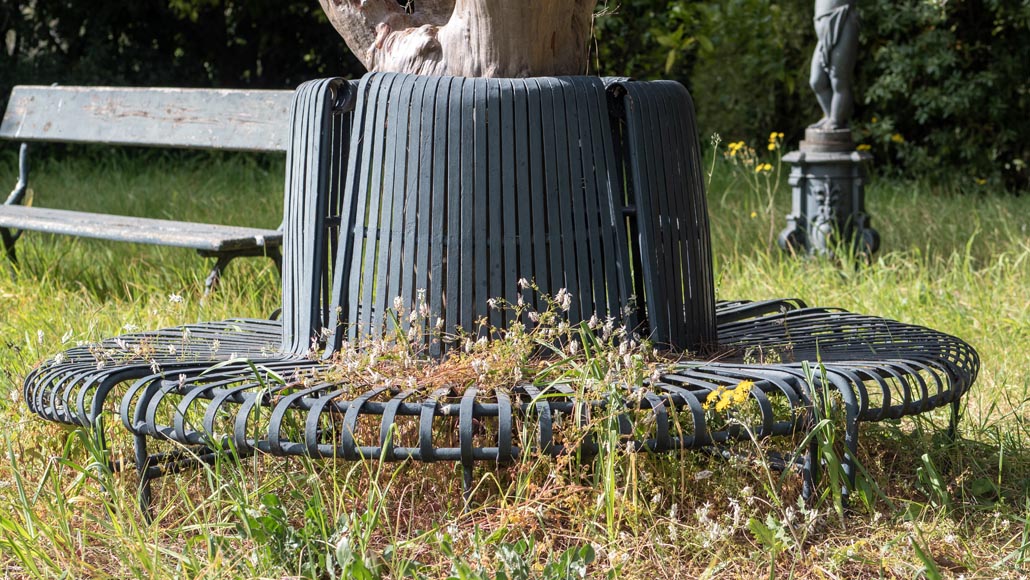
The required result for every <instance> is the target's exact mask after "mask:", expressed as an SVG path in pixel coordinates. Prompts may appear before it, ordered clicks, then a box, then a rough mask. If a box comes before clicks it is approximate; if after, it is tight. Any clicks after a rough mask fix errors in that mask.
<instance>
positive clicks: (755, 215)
mask: <svg viewBox="0 0 1030 580" xmlns="http://www.w3.org/2000/svg"><path fill="white" fill-rule="evenodd" d="M756 217H758V212H757V211H753V212H751V219H755V218H756Z"/></svg>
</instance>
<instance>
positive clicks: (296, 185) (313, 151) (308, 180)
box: [282, 78, 357, 354]
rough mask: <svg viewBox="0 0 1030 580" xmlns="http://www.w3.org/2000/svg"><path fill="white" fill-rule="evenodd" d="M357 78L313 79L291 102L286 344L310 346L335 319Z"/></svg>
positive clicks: (290, 348)
mask: <svg viewBox="0 0 1030 580" xmlns="http://www.w3.org/2000/svg"><path fill="white" fill-rule="evenodd" d="M356 86H357V82H356V81H354V82H348V81H344V80H342V79H337V78H334V79H322V80H315V81H309V82H306V83H304V84H302V85H301V86H300V87H298V88H297V91H296V92H295V93H294V96H293V103H292V106H291V108H290V114H289V116H288V117H287V118H288V119H289V123H288V125H287V126H288V127H290V139H289V147H288V149H287V152H286V185H285V195H284V207H283V247H282V253H283V268H282V279H283V280H282V298H283V301H282V322H283V341H282V349H283V350H284V351H285V352H290V353H295V354H305V353H307V352H309V351H310V350H311V348H312V341H319V340H321V339H322V329H324V328H327V327H328V325H329V305H330V300H329V289H330V283H331V280H332V278H331V274H330V272H331V270H330V267H331V266H332V264H333V261H334V259H335V255H336V246H337V237H338V235H339V223H340V217H339V216H340V191H341V189H342V188H341V182H342V178H343V175H342V163H343V161H344V160H346V159H347V157H348V146H349V143H350V133H351V129H350V127H351V116H352V111H353V109H354V92H355V88H356Z"/></svg>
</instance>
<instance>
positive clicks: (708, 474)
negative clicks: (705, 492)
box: [694, 469, 712, 481]
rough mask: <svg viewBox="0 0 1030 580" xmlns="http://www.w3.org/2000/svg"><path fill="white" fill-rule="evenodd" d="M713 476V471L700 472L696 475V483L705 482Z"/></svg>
mask: <svg viewBox="0 0 1030 580" xmlns="http://www.w3.org/2000/svg"><path fill="white" fill-rule="evenodd" d="M711 476H712V471H711V470H710V469H705V470H704V471H698V472H697V473H695V474H694V481H701V480H704V479H708V478H709V477H711Z"/></svg>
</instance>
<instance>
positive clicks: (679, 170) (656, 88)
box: [606, 79, 717, 350]
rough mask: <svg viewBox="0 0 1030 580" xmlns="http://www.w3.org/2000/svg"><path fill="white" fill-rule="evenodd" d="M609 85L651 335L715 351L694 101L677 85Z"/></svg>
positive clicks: (638, 277) (613, 81)
mask: <svg viewBox="0 0 1030 580" xmlns="http://www.w3.org/2000/svg"><path fill="white" fill-rule="evenodd" d="M606 83H607V85H608V93H609V96H610V99H609V104H610V107H611V112H612V115H613V120H612V126H613V128H614V129H615V135H614V137H613V141H614V142H615V144H616V145H615V149H616V153H617V155H618V156H619V163H618V165H617V167H618V168H619V171H620V178H619V183H624V184H625V188H626V204H627V208H629V211H628V213H629V214H630V219H629V230H630V236H631V248H632V251H633V252H634V272H636V273H638V274H637V275H636V282H637V290H636V291H637V295H638V296H643V297H644V298H643V304H641V308H642V309H643V310H644V311H645V313H644V314H643V315H642V316H643V317H644V318H645V319H646V322H647V330H648V333H649V335H650V336H651V338H652V339H653V340H654V341H655V342H656V343H658V344H670V345H673V346H676V347H679V348H682V349H690V350H697V349H702V348H705V347H711V346H714V345H715V344H716V342H717V337H716V320H715V281H714V279H713V270H712V243H711V231H710V228H709V223H708V203H707V201H706V198H705V190H704V178H703V170H702V167H701V145H700V143H699V142H698V130H697V118H696V117H695V115H694V102H693V99H691V97H690V93H689V92H688V91H687V89H686V88H684V86H683V85H681V84H679V83H677V82H675V81H648V82H637V81H630V80H627V79H606Z"/></svg>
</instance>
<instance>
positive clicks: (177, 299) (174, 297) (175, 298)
mask: <svg viewBox="0 0 1030 580" xmlns="http://www.w3.org/2000/svg"><path fill="white" fill-rule="evenodd" d="M168 301H169V302H171V303H172V304H182V296H179V295H178V294H174V293H173V294H169V295H168Z"/></svg>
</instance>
